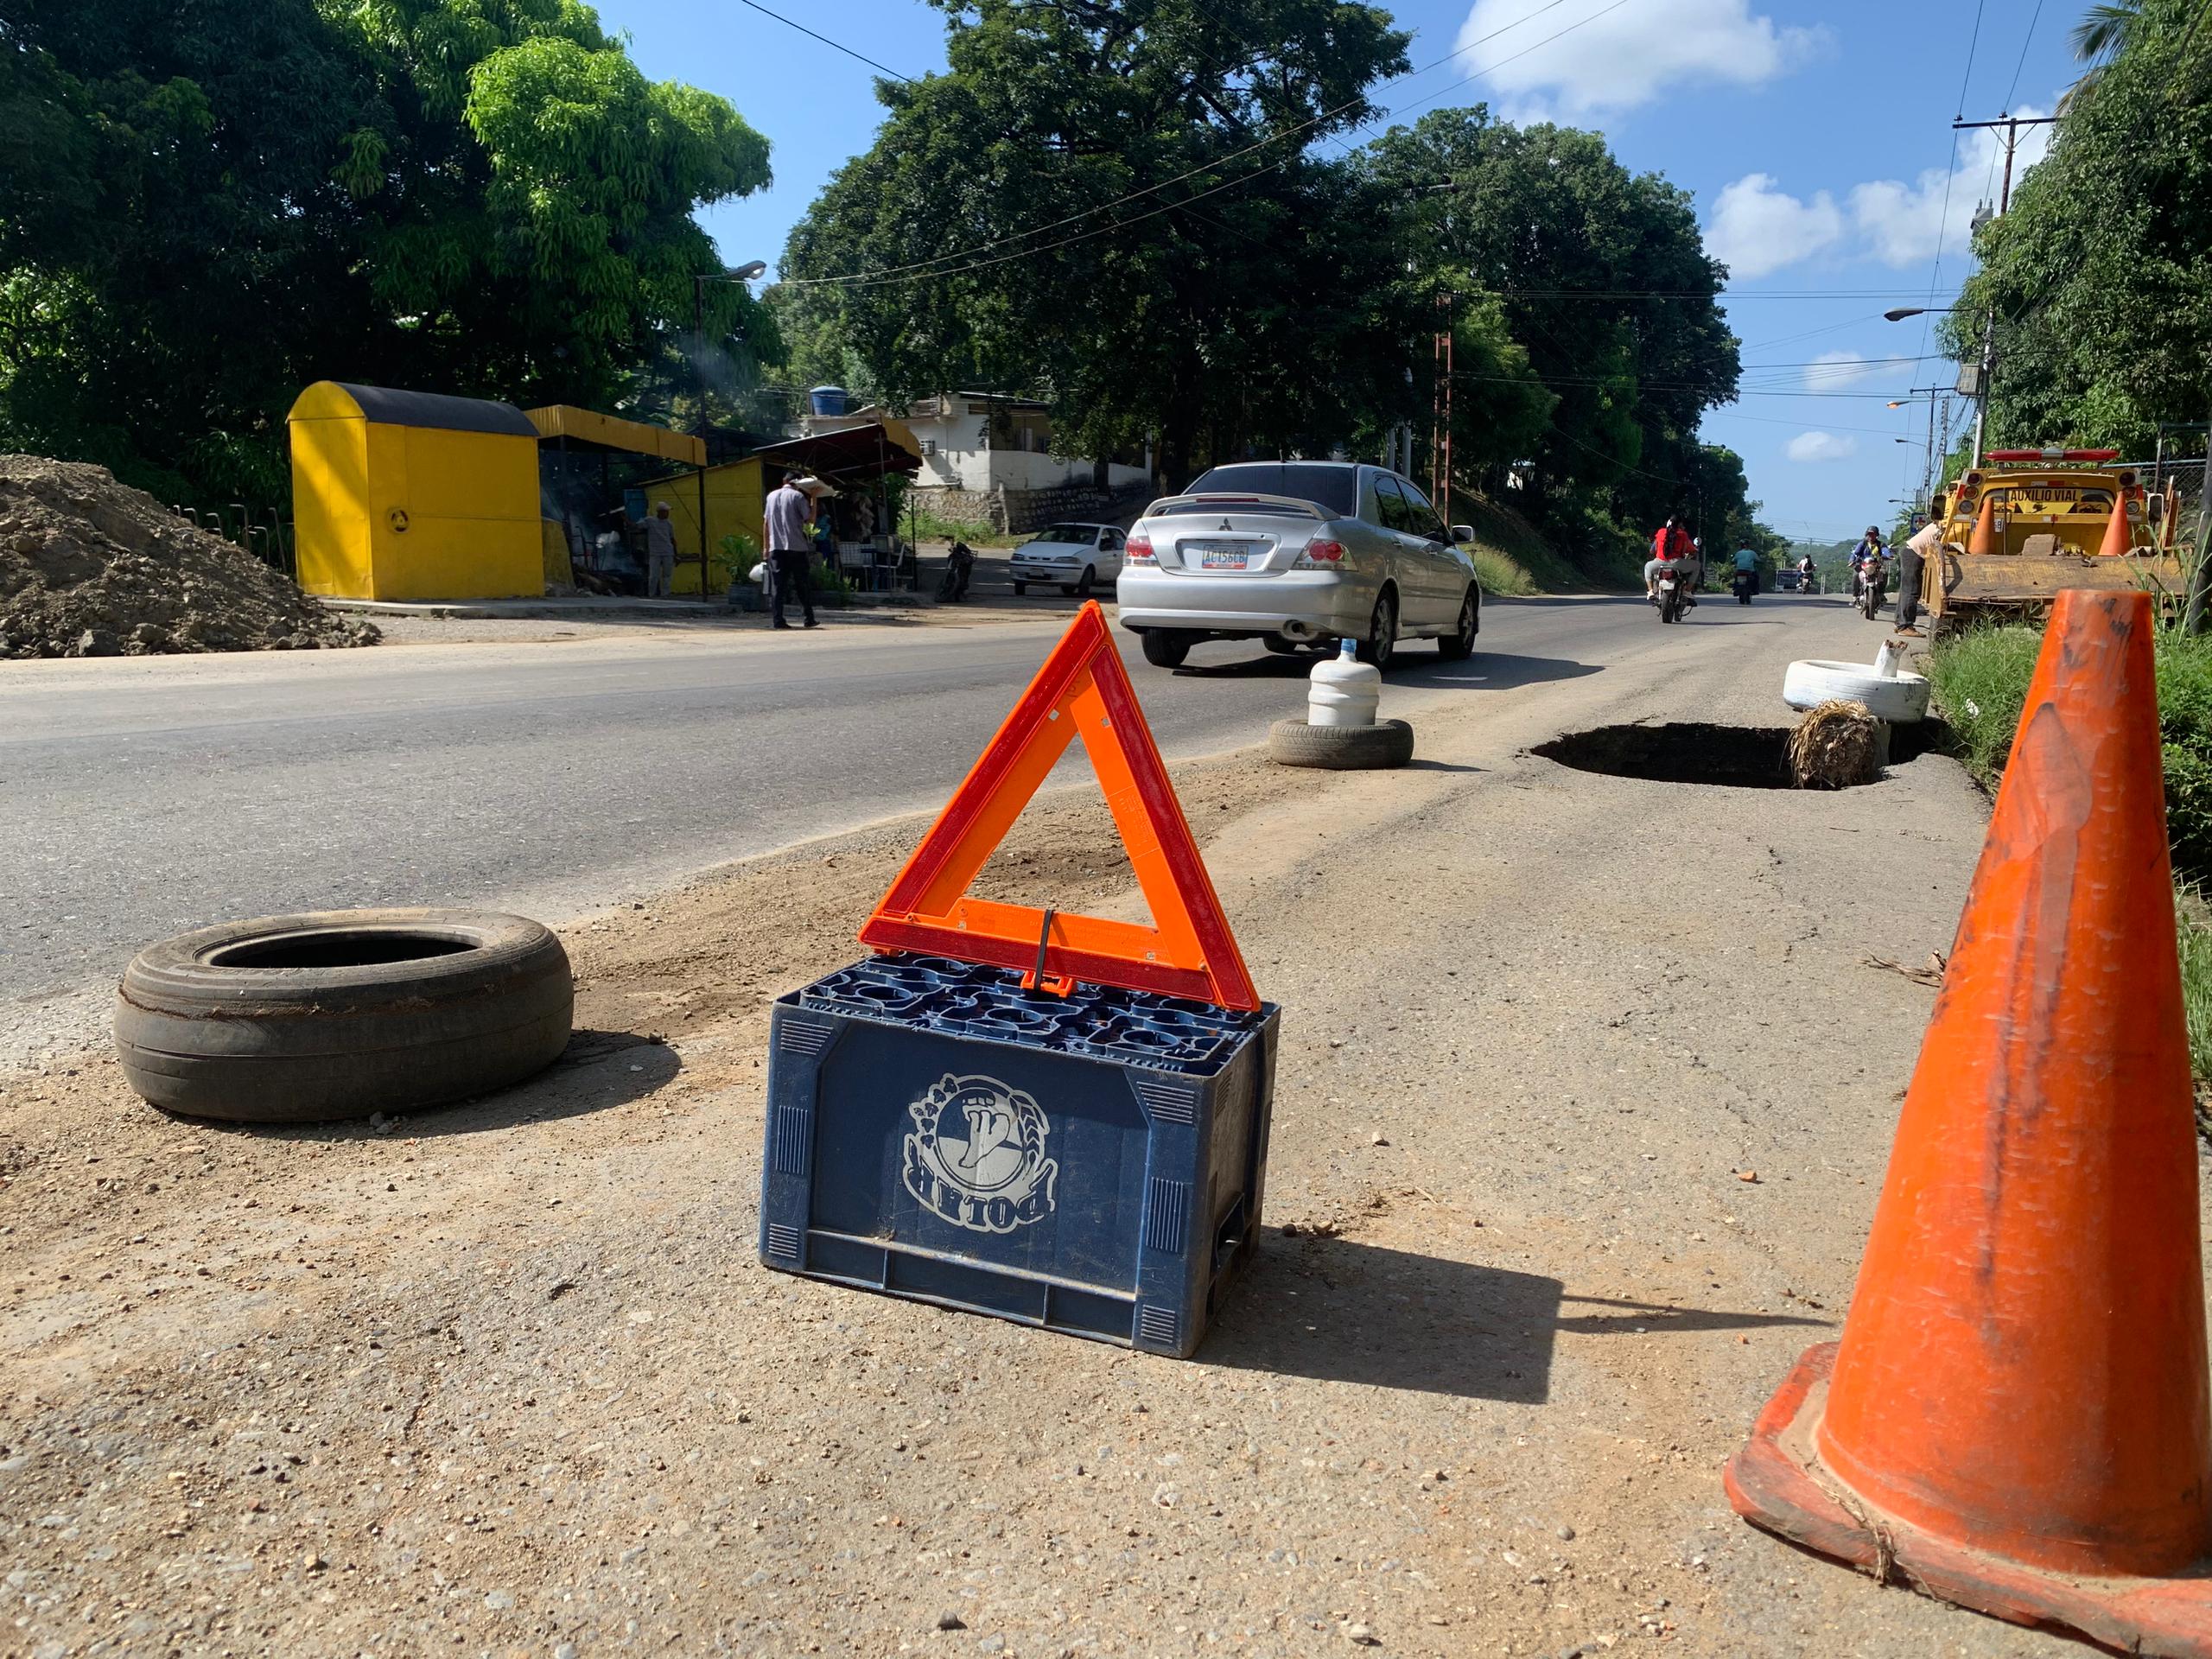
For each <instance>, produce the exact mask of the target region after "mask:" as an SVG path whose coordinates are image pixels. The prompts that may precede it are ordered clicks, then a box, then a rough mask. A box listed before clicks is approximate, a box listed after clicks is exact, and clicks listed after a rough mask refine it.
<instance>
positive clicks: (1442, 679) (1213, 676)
mask: <svg viewBox="0 0 2212 1659" xmlns="http://www.w3.org/2000/svg"><path fill="white" fill-rule="evenodd" d="M1320 660H1321V658H1320V657H1319V656H1318V655H1317V654H1315V653H1313V652H1301V653H1300V654H1299V655H1298V656H1295V657H1284V656H1280V655H1277V654H1275V653H1274V652H1268V654H1267V655H1265V656H1259V657H1240V658H1237V659H1236V660H1235V661H1233V662H1226V663H1192V664H1189V665H1187V666H1186V667H1183V668H1179V669H1177V670H1176V673H1178V674H1179V675H1182V676H1184V677H1188V678H1192V679H1201V680H1304V679H1306V678H1308V677H1310V676H1311V675H1312V674H1313V664H1316V663H1317V662H1319V661H1320ZM1603 672H1604V670H1603V669H1602V668H1601V667H1600V666H1599V665H1598V664H1593V663H1578V662H1574V661H1572V660H1571V659H1569V658H1564V657H1516V656H1512V655H1510V654H1507V653H1504V652H1486V651H1484V650H1483V649H1481V647H1480V646H1479V645H1478V646H1477V648H1476V651H1475V654H1474V655H1473V656H1472V657H1470V658H1467V659H1466V660H1465V661H1464V662H1446V661H1445V660H1443V659H1442V658H1439V657H1437V656H1435V655H1433V653H1429V652H1421V651H1420V648H1419V647H1418V646H1417V645H1416V646H1414V647H1413V648H1412V649H1411V650H1409V651H1405V652H1401V654H1400V655H1399V656H1397V657H1396V658H1394V659H1393V660H1392V662H1391V664H1390V666H1389V668H1388V669H1386V670H1384V671H1383V690H1384V693H1385V695H1387V694H1388V693H1389V689H1390V688H1391V687H1392V686H1469V687H1472V686H1479V687H1481V688H1482V689H1483V690H1490V691H1503V690H1510V689H1511V688H1512V687H1514V686H1516V685H1535V684H1538V683H1541V682H1544V681H1549V680H1579V679H1581V678H1582V677H1584V676H1586V675H1590V674H1599V673H1603Z"/></svg>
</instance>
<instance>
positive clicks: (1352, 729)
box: [1268, 720, 1414, 772]
mask: <svg viewBox="0 0 2212 1659" xmlns="http://www.w3.org/2000/svg"><path fill="white" fill-rule="evenodd" d="M1413 758H1414V728H1412V727H1410V726H1408V725H1407V724H1406V722H1405V721H1402V720H1378V721H1376V722H1375V723H1374V724H1373V725H1372V726H1313V725H1309V724H1307V723H1306V721H1302V720H1279V721H1276V722H1275V723H1274V725H1272V726H1270V727H1269V728H1268V760H1272V761H1274V763H1275V764H1276V765H1277V766H1316V767H1319V768H1320V769H1321V770H1323V771H1326V772H1373V771H1378V770H1381V769H1382V768H1384V767H1387V766H1404V765H1405V764H1406V762H1408V760H1412V759H1413Z"/></svg>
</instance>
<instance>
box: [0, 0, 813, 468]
mask: <svg viewBox="0 0 2212 1659" xmlns="http://www.w3.org/2000/svg"><path fill="white" fill-rule="evenodd" d="M767 149H768V147H767V144H766V141H765V140H764V139H762V138H761V137H760V135H759V134H757V133H755V132H754V131H753V130H752V129H750V128H749V127H747V125H746V124H745V123H744V122H743V121H742V120H741V118H739V117H738V115H737V113H736V111H734V109H732V108H731V107H730V106H729V105H728V104H727V103H726V102H724V101H723V100H721V99H716V98H712V97H710V96H709V95H707V94H705V93H703V92H698V91H696V90H695V89H693V88H690V87H686V86H680V85H676V84H673V83H665V84H659V85H656V84H652V83H650V82H648V81H646V80H645V78H644V77H643V76H642V75H641V74H640V73H639V72H638V70H637V68H636V67H635V65H633V64H632V62H631V61H630V60H629V58H628V56H627V54H626V53H625V52H624V51H623V49H622V48H621V46H620V43H619V42H618V41H613V40H612V39H610V38H609V37H608V36H607V35H606V34H605V33H604V32H603V31H602V30H601V28H600V26H599V23H598V21H597V19H596V17H595V16H594V14H593V12H592V11H591V10H590V9H589V8H588V7H587V6H584V5H582V4H578V3H575V0H380V3H376V4H363V5H339V4H336V3H332V0H323V3H317V0H207V3H203V4H199V5H195V6H193V7H191V8H189V9H188V10H186V11H185V12H182V13H180V12H179V11H178V10H177V9H176V8H175V6H174V5H170V4H166V3H160V0H11V3H10V7H9V9H8V10H6V11H5V12H4V13H0V444H5V445H7V446H9V447H15V448H29V449H35V450H39V451H42V452H45V453H50V454H62V455H67V456H72V457H76V458H81V459H86V460H93V461H101V462H104V463H105V464H107V465H108V466H110V467H113V468H114V469H115V470H116V471H117V472H118V474H120V475H122V476H124V477H125V478H127V479H130V480H132V481H134V482H140V483H143V484H146V485H148V486H149V487H152V488H155V489H156V490H157V491H159V492H161V493H165V494H168V493H198V492H200V491H214V492H217V493H223V494H230V493H250V494H251V496H252V497H253V498H254V499H257V500H266V499H270V498H271V497H272V496H273V495H275V494H276V493H277V491H278V489H279V488H280V486H281V481H282V471H283V459H282V458H283V414H284V411H285V410H286V409H287V408H288V407H289V404H290V402H291V399H292V397H294V396H295V395H296V392H297V391H298V389H299V388H300V387H301V386H302V385H304V384H306V383H307V382H308V381H310V380H314V379H317V378H326V377H327V378H344V379H360V380H366V381H371V382H377V383H382V384H386V385H402V386H413V387H417V388H422V389H425V390H439V391H455V392H461V393H467V394H474V395H481V396H495V397H509V398H514V399H517V400H519V401H523V402H525V403H535V402H544V401H555V400H564V401H575V402H583V403H594V404H601V406H605V405H607V404H610V403H617V402H619V401H620V400H621V399H622V398H624V397H626V396H629V395H633V394H634V393H636V392H637V391H639V390H640V389H641V388H649V387H651V386H652V385H654V384H655V383H656V377H658V380H660V381H666V380H668V379H669V378H671V376H670V375H669V373H668V372H667V364H668V361H669V359H671V357H676V356H678V355H679V354H682V355H684V356H690V357H696V356H698V355H700V354H701V353H711V352H712V350H713V349H714V348H713V346H711V345H710V344H709V342H700V341H694V340H690V339H689V337H688V331H689V329H690V317H691V309H692V303H691V302H692V294H691V278H692V276H693V274H694V273H695V272H699V271H703V270H715V269H717V268H718V267H717V262H716V260H715V254H714V250H713V247H712V245H711V243H710V242H709V239H708V238H707V237H706V235H705V234H704V232H702V231H701V230H700V229H699V228H698V226H696V224H695V223H694V222H693V221H692V219H691V217H690V214H691V211H692V209H693V208H694V207H696V205H698V204H699V203H702V202H707V201H713V200H720V199H721V198H724V197H728V196H731V195H734V194H743V193H744V192H747V191H749V190H752V189H756V188H760V187H761V186H762V185H764V184H766V182H767V180H768V159H767ZM710 296H711V306H712V315H713V326H712V327H711V328H710V333H711V334H714V335H715V336H726V335H730V334H742V335H743V336H745V337H746V338H747V339H750V340H753V341H755V342H758V343H764V344H766V345H767V346H769V347H770V348H771V349H772V347H773V342H774V340H775V335H774V332H773V325H772V321H771V320H769V319H767V318H766V315H765V313H763V312H762V311H761V310H760V308H758V307H756V306H753V305H752V304H751V302H748V301H747V299H746V298H745V297H744V296H743V294H742V292H741V290H738V289H732V288H728V287H727V286H724V285H719V284H717V285H715V287H714V288H713V289H710Z"/></svg>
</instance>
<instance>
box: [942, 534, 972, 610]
mask: <svg viewBox="0 0 2212 1659" xmlns="http://www.w3.org/2000/svg"><path fill="white" fill-rule="evenodd" d="M975 567H976V556H975V554H974V553H973V552H972V551H970V550H969V546H968V543H965V542H955V543H953V544H952V551H951V552H950V554H949V555H948V556H946V558H945V562H944V580H943V581H942V582H938V585H937V596H938V599H940V600H942V601H945V602H947V603H953V602H956V601H960V600H963V599H965V598H967V597H968V579H969V573H970V572H972V571H973V570H974V569H975Z"/></svg>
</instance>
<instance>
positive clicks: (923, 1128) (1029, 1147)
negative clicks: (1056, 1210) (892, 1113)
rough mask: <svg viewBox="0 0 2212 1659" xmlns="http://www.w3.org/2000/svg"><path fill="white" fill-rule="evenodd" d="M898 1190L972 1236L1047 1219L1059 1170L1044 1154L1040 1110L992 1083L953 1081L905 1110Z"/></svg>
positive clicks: (941, 1083)
mask: <svg viewBox="0 0 2212 1659" xmlns="http://www.w3.org/2000/svg"><path fill="white" fill-rule="evenodd" d="M906 1110H907V1111H908V1113H909V1114H911V1115H912V1117H913V1120H914V1133H913V1134H912V1135H908V1136H907V1137H906V1166H905V1169H904V1170H903V1171H902V1174H903V1176H904V1179H905V1180H906V1190H907V1191H908V1192H911V1193H912V1194H913V1195H914V1196H915V1197H916V1198H918V1199H920V1200H921V1202H922V1203H923V1205H925V1206H926V1207H927V1208H928V1209H929V1210H930V1211H931V1212H933V1213H934V1214H936V1215H938V1216H940V1217H943V1218H944V1219H945V1220H946V1221H949V1222H950V1223H951V1224H953V1225H954V1226H956V1227H965V1228H967V1229H968V1230H969V1231H971V1232H977V1233H1010V1232H1012V1231H1013V1230H1014V1229H1015V1228H1017V1227H1025V1226H1027V1225H1028V1224H1030V1223H1031V1222H1033V1221H1041V1220H1043V1219H1044V1218H1045V1217H1046V1216H1049V1215H1050V1214H1052V1184H1053V1183H1054V1182H1055V1181H1056V1180H1058V1179H1059V1173H1060V1166H1059V1165H1058V1164H1057V1163H1055V1162H1053V1161H1052V1160H1051V1159H1050V1158H1047V1157H1046V1155H1045V1136H1046V1133H1047V1132H1048V1131H1047V1125H1046V1122H1045V1109H1044V1108H1043V1107H1041V1106H1039V1104H1038V1103H1037V1102H1036V1100H1035V1099H1034V1098H1033V1096H1029V1095H1026V1094H1024V1093H1022V1091H1021V1090H1019V1089H1013V1088H1009V1087H1008V1086H1007V1085H1006V1084H1003V1083H1001V1082H1000V1081H999V1080H998V1079H997V1078H995V1077H953V1076H952V1075H950V1073H947V1074H946V1075H945V1076H944V1077H941V1078H939V1079H938V1083H937V1085H936V1087H934V1088H932V1089H931V1090H930V1091H929V1093H927V1094H926V1095H924V1096H922V1097H921V1098H920V1099H919V1100H918V1101H916V1102H914V1103H913V1104H912V1105H911V1106H909V1107H907V1109H906Z"/></svg>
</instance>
